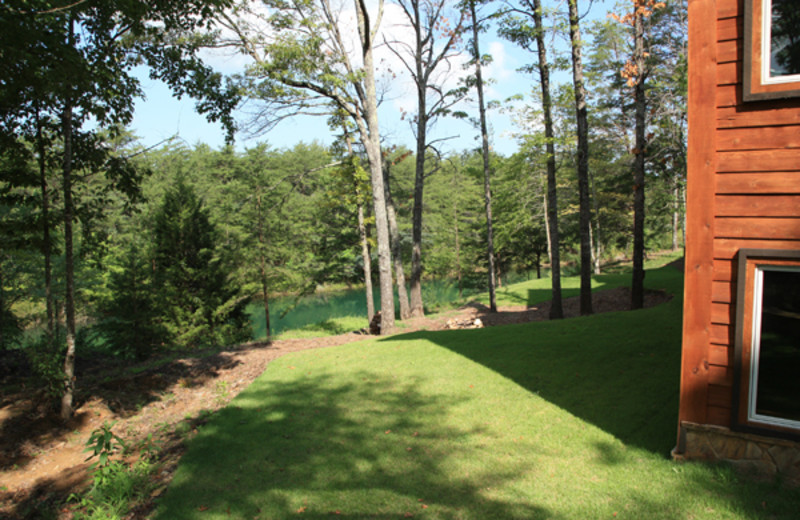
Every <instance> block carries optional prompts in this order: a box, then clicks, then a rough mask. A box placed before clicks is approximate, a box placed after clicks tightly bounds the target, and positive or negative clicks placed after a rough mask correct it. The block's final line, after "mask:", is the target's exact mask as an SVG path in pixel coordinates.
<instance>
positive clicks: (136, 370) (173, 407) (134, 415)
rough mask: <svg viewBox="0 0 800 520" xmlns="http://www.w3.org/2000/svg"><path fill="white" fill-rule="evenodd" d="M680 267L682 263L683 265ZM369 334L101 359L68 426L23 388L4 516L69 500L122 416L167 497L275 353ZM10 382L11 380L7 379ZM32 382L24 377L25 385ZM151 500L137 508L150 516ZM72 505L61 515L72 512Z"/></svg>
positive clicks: (410, 324)
mask: <svg viewBox="0 0 800 520" xmlns="http://www.w3.org/2000/svg"><path fill="white" fill-rule="evenodd" d="M677 267H680V266H677ZM669 298H670V296H669V295H667V294H665V293H663V292H655V291H653V292H648V294H647V295H646V298H645V306H646V307H651V306H654V305H658V304H660V303H663V302H665V301H667V300H668V299H669ZM629 302H630V290H629V289H627V288H619V289H613V290H608V291H601V292H598V293H595V294H594V300H593V303H594V310H595V313H602V312H610V311H618V310H627V309H628V306H629ZM549 305H550V304H549V302H547V303H544V304H542V305H538V306H536V307H530V308H527V307H501V308H500V309H498V310H499V312H498V313H496V314H491V313H489V312H488V309H487V308H486V307H485V306H483V305H481V304H477V303H472V304H470V305H467V306H465V307H463V308H461V309H458V310H456V311H451V312H447V313H443V314H441V315H437V316H435V317H433V318H427V317H425V318H415V319H413V320H409V321H407V322H405V323H404V328H403V330H402V331H403V332H412V331H416V330H423V329H424V330H440V329H446V328H462V327H472V326H474V325H473V324H474V322H475V319H476V318H479V319H480V320H481V322H482V324H483V326H495V325H504V324H510V323H524V322H529V321H540V320H546V319H548V315H549ZM578 308H579V301H578V299H577V298H568V299H565V300H564V312H565V317H573V316H577V315H578ZM368 337H369V336H366V335H363V334H358V333H349V334H342V335H339V336H330V337H324V338H314V339H291V340H281V341H275V342H273V343H272V344H269V345H267V344H264V343H253V344H247V345H241V346H239V347H237V348H235V349H231V350H227V351H223V352H205V353H196V354H195V355H194V356H192V357H183V358H179V359H173V360H163V362H162V363H161V364H157V365H156V364H153V363H152V361H151V362H150V363H149V364H143V365H141V366H136V367H133V366H130V365H128V366H125V365H117V366H112V367H108V366H107V365H102V364H95V366H88V367H86V368H85V370H83V371H81V372H79V374H81V376H80V379H79V385H80V388H79V390H78V409H77V413H76V415H75V418H74V420H73V421H71V422H70V423H69V424H62V423H61V422H60V421H58V419H57V418H56V417H55V416H54V414H53V413H52V410H51V408H49V407H48V406H47V405H45V404H43V403H44V402H45V401H46V400H45V399H44V394H43V393H41V392H36V391H33V392H32V391H26V390H24V387H23V390H22V391H21V392H19V393H16V394H14V395H8V396H2V399H0V518H11V519H14V518H38V517H39V515H38V513H37V512H38V511H43V510H46V509H49V508H51V507H54V506H55V505H57V504H62V503H63V502H64V500H65V498H66V497H67V496H68V495H69V494H70V493H73V492H76V491H79V490H80V489H82V487H83V486H84V485H85V484H86V482H87V469H88V464H89V463H87V462H85V459H86V454H85V453H83V450H84V446H85V443H86V440H87V439H88V438H89V435H90V434H91V432H92V431H93V430H95V429H97V428H98V427H100V426H101V425H102V424H103V423H104V422H106V421H108V422H112V421H116V423H115V426H114V432H115V433H117V434H118V435H120V436H121V437H123V438H124V439H125V440H126V442H127V443H128V444H129V445H132V446H136V445H137V443H142V442H144V441H145V439H146V438H147V436H148V435H150V434H152V435H153V438H155V439H156V440H157V441H158V442H159V443H160V447H161V453H160V462H161V464H162V465H161V467H160V471H159V473H158V474H157V475H156V479H157V480H158V482H156V483H155V487H156V491H155V492H154V494H153V498H155V497H157V496H158V495H160V493H161V492H162V491H163V489H164V488H165V487H166V485H167V484H168V483H169V481H170V479H171V476H172V473H173V470H174V468H175V467H176V465H177V462H178V460H179V458H180V456H181V454H182V453H183V445H184V441H185V440H186V438H187V437H189V436H191V435H192V432H193V431H195V430H196V427H197V426H198V425H200V424H202V423H203V422H205V421H206V420H207V417H208V415H209V414H210V413H211V412H213V411H215V410H217V409H219V408H221V407H223V406H225V405H226V404H227V403H228V401H230V400H231V399H232V398H233V397H234V396H236V395H237V394H238V393H239V392H240V391H241V390H243V389H244V388H246V387H247V386H248V385H249V384H250V382H251V381H253V379H255V378H256V377H258V376H259V375H260V374H261V373H262V372H263V371H264V369H265V368H266V366H267V364H268V363H269V362H270V361H272V360H273V359H275V358H277V357H279V356H282V355H284V354H286V353H289V352H296V351H300V350H306V349H312V348H321V347H328V346H334V345H340V344H343V343H349V342H352V341H359V340H363V339H366V338H368ZM6 382H7V381H4V383H6ZM22 384H24V382H23V383H22ZM148 511H149V505H145V506H143V507H142V508H141V509H140V510H139V511H137V512H136V513H134V515H133V518H144V517H146V515H147V512H148ZM71 516H72V514H71V512H70V511H69V508H64V509H63V510H62V511H60V513H59V515H58V517H59V518H70V517H71Z"/></svg>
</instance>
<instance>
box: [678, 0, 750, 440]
mask: <svg viewBox="0 0 800 520" xmlns="http://www.w3.org/2000/svg"><path fill="white" fill-rule="evenodd" d="M716 9H717V5H716V2H715V0H691V1H690V2H689V106H690V107H691V109H690V110H689V150H688V157H687V166H688V168H687V188H686V202H687V208H686V220H687V225H686V262H685V289H684V292H685V297H684V308H683V350H682V359H681V388H680V409H679V413H678V420H679V422H683V421H691V422H695V423H701V424H702V423H705V422H706V420H707V416H708V381H709V368H710V365H709V362H708V347H709V344H710V340H711V337H712V335H713V330H712V327H711V326H710V321H711V308H710V306H709V305H708V304H707V302H709V301H710V300H711V278H712V276H713V272H714V259H713V254H712V253H713V245H714V235H713V220H714V213H713V201H712V203H711V204H709V203H708V201H707V200H706V199H707V197H708V194H709V193H711V194H713V193H715V188H714V185H715V179H714V173H715V170H716V154H715V153H714V150H715V141H716V136H715V135H714V127H715V119H716V117H715V116H716V106H717V105H719V104H720V103H722V104H723V105H724V104H725V103H729V102H730V97H731V91H730V90H729V91H726V93H725V96H721V95H718V93H717V90H716V85H717V81H716V78H717V75H718V70H717V69H718V67H717V64H716V59H717V58H716V42H717V34H716V32H717V31H716V28H715V27H714V26H712V30H709V24H708V21H709V20H714V19H715V17H716V16H715V15H716V12H717V11H716ZM734 87H735V86H734ZM739 96H740V94H738V93H736V92H735V91H734V92H733V97H734V99H735V98H736V97H739Z"/></svg>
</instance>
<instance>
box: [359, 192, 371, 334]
mask: <svg viewBox="0 0 800 520" xmlns="http://www.w3.org/2000/svg"><path fill="white" fill-rule="evenodd" d="M358 236H359V238H360V239H361V260H362V263H363V264H364V292H365V293H366V298H367V325H368V326H369V324H370V323H372V317H373V316H375V302H374V301H373V299H372V261H371V260H370V257H369V243H368V242H367V225H366V223H365V219H364V204H363V203H362V202H361V197H360V194H359V195H358Z"/></svg>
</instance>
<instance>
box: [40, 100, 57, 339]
mask: <svg viewBox="0 0 800 520" xmlns="http://www.w3.org/2000/svg"><path fill="white" fill-rule="evenodd" d="M36 105H37V106H36V147H37V155H38V160H39V184H40V188H41V191H42V254H43V255H44V299H45V310H46V313H47V342H48V347H49V349H50V351H51V352H52V351H53V349H54V345H55V329H56V325H55V311H54V307H53V281H52V280H53V275H52V272H53V268H52V258H51V257H52V244H51V240H50V195H49V193H48V187H47V164H46V156H45V142H44V136H43V135H42V121H41V119H40V115H39V106H38V101H37V103H36Z"/></svg>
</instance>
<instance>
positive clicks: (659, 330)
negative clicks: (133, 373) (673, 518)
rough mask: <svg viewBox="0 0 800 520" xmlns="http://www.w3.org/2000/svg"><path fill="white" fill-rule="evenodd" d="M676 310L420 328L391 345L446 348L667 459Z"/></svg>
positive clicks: (675, 383)
mask: <svg viewBox="0 0 800 520" xmlns="http://www.w3.org/2000/svg"><path fill="white" fill-rule="evenodd" d="M680 305H681V303H680V301H679V299H673V300H672V301H670V302H668V303H666V304H663V305H659V306H658V307H654V308H651V309H645V310H643V311H638V312H611V313H606V314H598V315H595V316H589V317H582V318H575V319H568V320H558V321H542V322H535V323H525V324H517V325H508V326H505V327H492V328H485V329H477V330H469V331H459V330H455V331H422V332H415V333H411V334H407V335H402V336H395V337H393V338H391V340H392V341H403V340H409V341H411V340H420V339H424V340H427V341H430V342H432V343H434V344H437V345H440V346H442V347H445V348H447V349H449V350H451V351H453V352H455V353H457V354H460V355H462V356H464V357H466V358H469V359H471V360H473V361H475V362H477V363H480V364H481V365H483V366H485V367H487V368H490V369H492V370H493V371H495V372H497V373H499V374H501V375H503V376H505V377H507V378H508V379H511V380H512V381H514V382H516V383H517V384H519V385H520V386H522V387H523V388H525V389H526V390H528V391H530V392H532V393H535V394H537V395H539V396H541V397H542V398H544V399H546V400H547V401H549V402H551V403H553V404H555V405H557V406H559V407H560V408H563V409H565V410H567V411H569V412H570V413H572V414H573V415H575V416H576V417H579V418H581V419H583V420H585V421H587V422H589V423H591V424H594V425H596V426H598V427H599V428H601V429H602V430H604V431H606V432H608V433H610V434H612V435H614V436H615V437H617V438H619V439H620V440H622V441H623V442H624V443H625V444H628V445H633V446H637V447H640V448H643V449H646V450H648V451H651V452H654V453H659V454H663V455H664V456H665V457H666V456H667V455H668V454H669V451H670V450H671V449H672V447H673V446H674V442H675V432H676V428H677V426H676V425H677V411H678V395H679V394H678V390H679V377H680V333H681V319H680V315H681V314H680ZM520 328H524V329H525V330H521V329H520Z"/></svg>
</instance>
